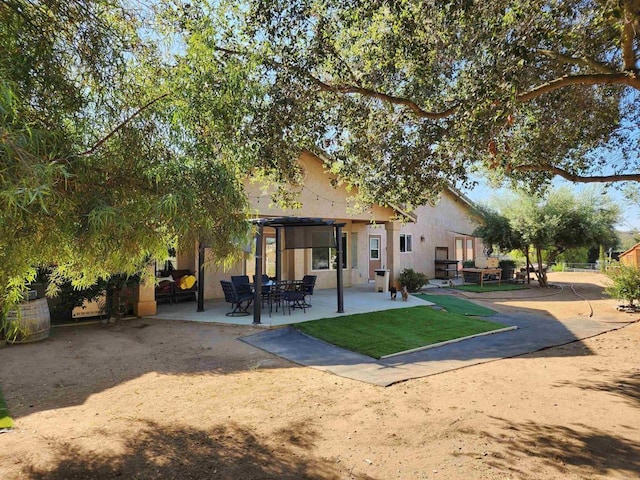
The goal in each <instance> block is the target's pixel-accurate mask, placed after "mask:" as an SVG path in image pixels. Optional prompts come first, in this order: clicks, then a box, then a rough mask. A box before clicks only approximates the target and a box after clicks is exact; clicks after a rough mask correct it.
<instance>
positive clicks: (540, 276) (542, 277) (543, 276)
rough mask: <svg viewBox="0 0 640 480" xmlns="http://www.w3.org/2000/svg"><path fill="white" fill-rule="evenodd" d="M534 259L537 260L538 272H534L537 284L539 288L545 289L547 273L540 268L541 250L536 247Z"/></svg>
mask: <svg viewBox="0 0 640 480" xmlns="http://www.w3.org/2000/svg"><path fill="white" fill-rule="evenodd" d="M536 257H537V260H538V271H537V272H536V274H537V275H538V282H539V283H540V286H541V287H543V288H546V287H548V286H549V284H548V283H547V271H546V270H545V269H544V268H542V249H541V248H540V247H536Z"/></svg>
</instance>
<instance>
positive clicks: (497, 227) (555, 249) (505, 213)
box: [474, 188, 619, 287]
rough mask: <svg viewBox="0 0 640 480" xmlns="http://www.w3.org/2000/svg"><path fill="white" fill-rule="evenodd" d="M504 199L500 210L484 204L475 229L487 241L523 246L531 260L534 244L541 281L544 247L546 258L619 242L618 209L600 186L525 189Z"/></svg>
mask: <svg viewBox="0 0 640 480" xmlns="http://www.w3.org/2000/svg"><path fill="white" fill-rule="evenodd" d="M501 205H502V208H501V211H499V212H497V211H494V210H491V209H489V208H487V207H484V208H481V209H479V213H480V217H481V218H482V225H481V226H480V227H479V228H478V229H477V230H476V232H475V233H474V234H476V235H478V236H480V237H482V239H483V241H484V242H485V244H491V245H496V246H498V247H499V248H500V249H502V250H507V251H508V250H511V249H513V248H517V249H519V250H521V251H522V252H523V253H524V254H525V257H526V258H527V265H528V264H529V249H530V248H533V251H534V252H535V262H536V263H537V264H538V268H537V270H536V275H537V277H538V280H539V282H540V286H542V287H546V286H547V285H548V283H547V276H546V270H545V268H544V267H543V260H544V259H543V250H547V251H549V252H550V256H549V258H547V259H546V260H547V261H549V262H551V261H553V259H554V257H555V256H556V255H557V254H558V253H562V252H564V251H566V250H568V249H571V248H578V247H583V246H585V247H586V246H593V245H597V246H600V245H605V246H609V245H615V243H616V242H617V237H616V233H615V229H614V225H615V223H616V222H617V219H618V216H619V209H618V208H617V206H616V205H614V204H612V203H610V202H609V201H608V199H607V198H606V197H604V196H603V195H597V194H596V193H595V191H585V192H583V193H582V194H581V195H580V196H575V195H574V194H573V193H572V192H571V191H570V190H569V189H567V188H562V189H558V190H555V191H552V192H550V193H549V195H548V196H547V197H546V198H541V197H538V196H532V195H526V194H521V195H519V196H517V197H516V198H511V199H506V200H505V199H502V201H501Z"/></svg>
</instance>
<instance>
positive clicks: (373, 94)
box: [214, 47, 458, 120]
mask: <svg viewBox="0 0 640 480" xmlns="http://www.w3.org/2000/svg"><path fill="white" fill-rule="evenodd" d="M214 49H215V50H217V51H219V52H222V53H226V54H228V55H238V56H244V55H246V53H245V52H241V51H238V50H231V49H228V48H224V47H214ZM338 58H339V57H338ZM264 61H265V62H266V63H267V64H269V65H273V66H276V67H282V68H293V69H295V70H296V71H297V72H298V73H299V74H301V75H303V76H305V77H307V78H308V79H309V80H311V81H312V82H313V83H314V84H316V86H317V87H318V88H319V89H320V91H323V92H335V93H343V94H348V93H357V94H359V95H362V96H365V97H369V98H377V99H378V100H383V101H385V102H388V103H391V104H393V105H404V106H405V107H407V108H409V110H411V111H412V112H413V113H414V114H415V115H416V116H417V117H420V118H428V119H430V120H442V119H444V118H447V117H450V116H452V115H453V114H455V113H456V111H457V110H458V107H457V105H456V106H453V107H450V108H448V109H446V110H444V111H442V112H427V111H426V110H423V109H422V108H420V106H419V105H418V104H417V103H415V102H414V101H412V100H409V99H408V98H402V97H395V96H393V95H388V94H386V93H382V92H378V91H376V90H372V89H369V88H362V87H356V86H354V85H331V84H328V83H326V82H323V81H322V80H320V79H319V78H317V77H314V76H313V75H312V74H311V73H309V72H307V71H305V70H301V69H298V68H295V67H289V66H287V65H285V64H283V63H280V62H276V61H273V60H264Z"/></svg>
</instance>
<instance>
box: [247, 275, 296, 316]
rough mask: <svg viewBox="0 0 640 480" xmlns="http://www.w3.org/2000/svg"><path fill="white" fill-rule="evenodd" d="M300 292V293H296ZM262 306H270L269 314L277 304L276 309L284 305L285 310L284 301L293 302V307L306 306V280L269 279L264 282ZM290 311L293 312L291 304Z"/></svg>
mask: <svg viewBox="0 0 640 480" xmlns="http://www.w3.org/2000/svg"><path fill="white" fill-rule="evenodd" d="M252 288H254V287H253V284H252ZM296 294H300V295H296ZM261 296H262V307H263V308H264V307H265V301H266V306H267V307H268V308H269V316H271V312H272V311H273V307H274V305H275V307H276V311H277V309H278V306H282V309H283V312H284V305H283V302H284V301H287V302H290V303H293V304H294V305H293V308H294V309H295V308H298V307H299V308H304V307H303V303H304V282H303V281H302V280H281V281H279V282H278V281H269V282H266V283H264V284H262V292H261ZM289 307H290V308H289V313H291V304H290V305H289Z"/></svg>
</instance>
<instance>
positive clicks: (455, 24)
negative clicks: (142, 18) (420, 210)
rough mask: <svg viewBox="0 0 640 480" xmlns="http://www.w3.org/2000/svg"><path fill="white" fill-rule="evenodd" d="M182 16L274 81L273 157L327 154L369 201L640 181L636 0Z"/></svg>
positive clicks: (383, 5) (304, 4) (281, 8)
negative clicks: (509, 186)
mask: <svg viewBox="0 0 640 480" xmlns="http://www.w3.org/2000/svg"><path fill="white" fill-rule="evenodd" d="M176 5H177V7H176V9H177V10H180V9H182V10H181V11H182V14H183V17H185V18H193V17H198V18H200V17H205V18H207V19H209V20H210V21H211V22H214V23H216V22H217V23H216V28H217V30H216V34H215V35H213V36H211V37H209V40H208V41H207V43H206V47H207V49H208V51H209V52H210V53H209V55H210V56H211V59H212V61H214V62H221V63H222V64H225V65H226V64H236V63H237V62H239V61H244V62H245V66H246V67H247V68H251V69H252V70H251V71H252V75H253V76H254V77H255V78H258V79H260V80H261V81H262V83H263V84H264V86H265V88H266V89H267V92H268V96H267V97H266V98H267V100H266V104H265V105H263V106H264V107H267V106H268V108H263V109H260V110H259V113H260V115H263V117H262V119H261V121H262V122H263V125H264V128H263V131H262V132H260V134H263V135H266V136H268V137H270V139H271V141H272V143H273V144H274V145H278V147H279V149H274V150H272V151H268V152H267V153H268V154H269V155H270V158H272V161H273V162H278V161H285V156H286V155H288V152H289V151H290V149H292V148H294V149H295V148H296V147H297V148H308V149H312V150H314V151H316V152H320V153H321V152H325V153H328V154H329V156H330V157H331V158H332V159H333V170H334V171H335V172H336V173H339V174H341V175H342V176H343V177H344V178H345V179H348V181H351V182H353V183H356V184H358V185H359V186H360V187H361V189H362V190H361V192H362V194H363V196H365V197H367V198H369V199H375V200H377V201H380V202H391V203H401V202H406V203H410V204H413V205H416V204H420V203H423V202H424V200H425V199H429V198H433V196H434V195H436V194H437V193H438V192H439V191H441V190H442V189H443V188H445V186H447V185H448V184H451V183H454V184H457V186H464V185H467V184H469V183H471V179H470V177H469V173H470V172H471V171H472V170H473V167H483V168H484V169H485V172H489V173H490V174H491V175H494V176H497V177H503V176H505V175H506V176H508V177H509V178H511V179H513V180H514V181H516V182H520V183H522V184H524V185H526V186H528V187H530V188H531V189H532V190H535V189H537V188H538V187H539V186H540V185H544V184H546V183H547V182H548V181H549V180H550V179H551V178H552V177H554V176H556V175H560V176H562V177H565V178H567V179H570V180H572V181H576V182H592V181H597V182H615V181H624V180H631V181H638V180H640V173H639V172H638V167H639V163H638V161H639V159H638V154H637V152H638V132H637V118H638V117H639V116H640V115H639V114H640V112H639V111H638V109H639V106H640V102H638V101H637V100H638V94H639V92H640V78H639V77H638V68H639V67H638V49H640V41H639V38H640V37H639V35H640V33H639V32H640V1H639V0H620V1H599V0H516V1H512V2H504V1H502V0H483V1H467V0H457V1H456V0H452V1H436V0H427V1H423V2H413V1H409V0H401V1H397V2H386V1H366V2H361V1H353V2H344V1H337V0H269V1H264V0H250V1H248V2H242V4H241V5H238V4H237V2H229V1H224V0H223V1H218V2H212V5H213V6H209V5H207V4H202V2H191V1H190V2H189V8H187V7H186V5H183V4H181V3H180V2H176ZM181 5H182V6H181ZM194 12H198V13H197V14H196V13H194ZM222 19H224V21H223V20H222ZM194 25H195V24H192V23H187V28H188V29H192V28H194ZM240 59H242V60H240ZM280 149H282V150H280Z"/></svg>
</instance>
